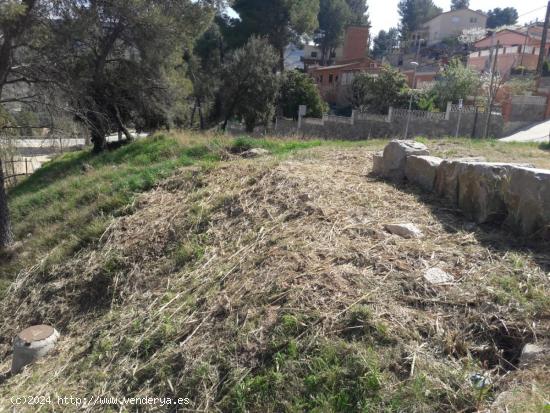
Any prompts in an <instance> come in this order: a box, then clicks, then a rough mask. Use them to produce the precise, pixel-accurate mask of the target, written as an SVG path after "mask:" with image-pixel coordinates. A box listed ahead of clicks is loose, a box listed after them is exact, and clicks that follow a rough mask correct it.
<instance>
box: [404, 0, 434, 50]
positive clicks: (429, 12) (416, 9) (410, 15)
mask: <svg viewBox="0 0 550 413" xmlns="http://www.w3.org/2000/svg"><path fill="white" fill-rule="evenodd" d="M397 8H398V12H399V16H400V18H401V27H400V29H401V39H402V40H407V39H408V38H409V36H410V34H411V33H413V32H415V31H416V30H418V29H419V28H420V27H421V26H422V24H423V23H425V22H427V21H428V20H430V19H432V18H433V17H435V16H437V15H438V14H440V13H441V12H442V11H443V10H442V9H441V8H439V7H437V6H436V5H435V4H434V2H433V1H432V0H400V1H399V3H398V5H397Z"/></svg>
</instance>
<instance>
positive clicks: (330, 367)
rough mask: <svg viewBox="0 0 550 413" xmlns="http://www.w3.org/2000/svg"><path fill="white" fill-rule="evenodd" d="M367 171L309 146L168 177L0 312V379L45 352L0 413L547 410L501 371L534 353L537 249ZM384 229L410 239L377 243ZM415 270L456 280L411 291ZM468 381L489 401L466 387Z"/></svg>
mask: <svg viewBox="0 0 550 413" xmlns="http://www.w3.org/2000/svg"><path fill="white" fill-rule="evenodd" d="M313 146H314V145H313ZM203 155H204V154H203ZM371 157H372V153H371V152H370V151H369V150H368V149H366V148H348V149H346V148H341V149H335V148H333V147H320V148H315V149H308V150H307V151H300V152H296V153H293V154H291V155H290V156H285V157H272V156H269V157H265V158H261V159H255V160H242V159H240V158H239V157H238V156H234V155H227V156H226V157H224V156H221V155H220V156H219V157H218V158H217V159H216V163H213V162H210V163H208V164H201V165H195V166H187V167H183V168H181V165H179V166H177V167H180V169H177V172H175V173H174V174H173V175H172V176H170V177H167V178H165V179H163V180H162V182H161V183H160V184H159V185H153V186H152V188H151V189H150V190H149V191H148V192H145V193H143V194H142V195H139V196H138V197H137V198H136V199H135V201H133V202H132V207H131V209H130V210H126V211H125V213H124V214H118V216H115V217H114V218H113V219H112V220H110V221H109V222H108V225H106V227H105V229H104V230H103V231H102V235H101V236H100V237H98V238H99V241H94V242H92V243H90V244H86V245H84V246H83V247H82V248H79V249H78V250H75V253H74V255H68V256H67V258H66V259H63V260H56V261H51V262H46V261H41V262H39V263H38V264H37V265H34V266H32V267H30V268H28V269H26V270H25V271H22V272H21V273H20V274H19V276H18V277H17V280H16V282H15V284H14V285H13V286H12V289H11V290H10V291H8V293H7V295H6V297H5V298H4V300H3V302H2V304H1V307H0V312H1V316H2V326H1V328H2V332H3V333H2V343H1V351H2V360H3V363H2V371H4V370H7V369H8V368H9V340H10V338H11V337H12V336H13V335H14V334H15V333H16V332H17V331H18V330H20V329H21V328H22V327H25V326H27V325H29V324H33V323H38V322H45V323H49V324H52V325H54V326H55V327H56V328H58V330H59V331H60V332H61V334H62V340H61V341H60V344H59V347H58V350H57V351H56V353H55V354H52V355H51V356H49V357H47V358H46V359H44V360H43V361H41V362H40V363H38V364H37V365H34V366H32V367H31V368H29V369H27V370H26V371H25V372H24V373H23V374H21V375H19V376H16V377H13V378H10V379H8V380H7V381H6V382H4V383H3V385H2V387H1V389H0V394H1V396H2V402H3V403H4V407H9V406H10V404H9V398H10V396H12V395H17V394H22V393H24V394H28V393H31V394H35V395H46V394H48V395H51V396H52V397H57V396H71V395H72V396H75V397H90V396H92V395H95V396H104V397H107V396H112V397H123V396H126V397H147V396H151V397H175V398H177V397H183V398H185V397H186V398H188V399H189V404H188V405H186V406H184V407H185V408H186V409H189V410H193V411H227V412H229V411H252V412H279V411H320V412H321V411H323V412H324V411H339V412H354V411H364V412H378V411H395V412H400V411H407V412H451V411H452V412H455V411H476V410H477V409H483V408H486V407H488V406H490V405H491V404H492V403H493V400H494V399H495V398H496V396H497V395H498V394H500V393H502V392H504V391H509V392H515V393H513V394H514V395H515V396H514V397H513V399H514V400H513V402H511V407H510V409H511V410H510V411H514V410H512V409H514V408H515V409H517V411H522V412H523V411H544V410H543V409H544V403H545V399H544V396H545V395H547V394H548V392H549V391H550V381H549V380H548V377H549V376H548V364H546V365H545V364H544V363H539V364H536V365H531V366H527V367H521V368H518V367H519V365H518V362H519V355H520V352H521V349H522V347H523V345H524V344H525V343H528V342H533V341H534V340H535V338H536V339H537V340H539V341H544V340H548V339H550V333H549V325H550V299H549V298H548V297H549V296H548V287H549V282H548V276H547V272H548V271H549V265H550V255H549V253H548V250H547V249H545V247H547V246H544V245H536V244H535V245H532V246H531V248H530V249H526V248H524V247H523V246H522V245H523V244H522V243H521V242H520V241H517V240H514V239H512V238H511V237H509V236H508V235H506V234H504V233H502V232H500V231H498V230H495V229H493V228H490V227H483V228H471V227H470V226H469V225H468V223H466V222H464V221H463V219H462V218H461V217H460V216H459V215H457V213H456V211H454V210H452V209H449V208H448V207H447V206H445V205H442V204H440V203H438V201H437V200H435V199H433V198H431V197H430V196H427V195H423V194H420V193H419V192H416V191H415V190H414V189H412V188H409V187H406V186H403V187H399V188H396V187H394V186H391V185H388V184H387V183H385V182H381V181H378V180H376V179H375V178H373V177H371V176H369V172H370V169H371ZM172 170H173V171H176V168H174V169H172ZM167 175H168V174H167ZM147 189H148V188H147ZM394 222H414V223H415V224H416V225H418V226H419V227H420V228H421V229H422V230H423V231H424V233H425V234H426V238H425V239H422V240H405V239H402V238H399V237H396V236H389V235H388V234H386V233H384V231H383V224H385V223H394ZM430 267H440V268H442V269H444V270H445V271H447V272H448V273H450V274H452V275H453V276H454V278H455V282H454V283H451V284H449V285H444V286H432V285H430V284H428V283H426V282H425V281H424V279H423V277H422V273H423V270H425V269H427V268H430ZM475 373H479V374H482V375H484V376H485V377H487V378H490V381H491V383H492V384H491V385H488V386H486V387H484V388H476V387H475V386H473V385H472V383H471V380H470V378H471V376H472V375H473V374H475ZM81 408H82V406H81V407H80V409H81ZM119 408H120V407H117V406H114V405H113V406H110V407H109V408H108V407H106V406H102V407H101V408H98V407H97V406H95V407H94V406H86V407H85V410H88V411H96V410H98V409H99V410H100V411H118V410H119ZM42 409H43V410H44V411H54V410H56V411H58V410H59V406H57V405H45V406H43V407H42ZM78 409H79V408H78V407H77V406H74V405H73V406H65V407H64V411H76V410H78ZM109 409H110V410H109ZM125 409H128V410H131V409H130V408H129V407H126V408H125ZM142 409H143V410H155V409H156V410H161V411H163V410H167V411H175V408H174V407H173V406H163V407H160V406H156V407H155V408H153V407H151V406H147V407H142ZM28 411H34V409H31V408H30V407H29V410H28Z"/></svg>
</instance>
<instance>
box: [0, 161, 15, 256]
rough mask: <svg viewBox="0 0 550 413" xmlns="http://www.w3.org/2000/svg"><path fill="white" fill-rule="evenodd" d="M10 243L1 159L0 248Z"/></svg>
mask: <svg viewBox="0 0 550 413" xmlns="http://www.w3.org/2000/svg"><path fill="white" fill-rule="evenodd" d="M12 242H13V234H12V232H11V223H10V211H9V208H8V195H7V193H6V187H5V181H4V169H3V167H2V159H0V248H4V247H7V246H9V245H10V244H11V243H12Z"/></svg>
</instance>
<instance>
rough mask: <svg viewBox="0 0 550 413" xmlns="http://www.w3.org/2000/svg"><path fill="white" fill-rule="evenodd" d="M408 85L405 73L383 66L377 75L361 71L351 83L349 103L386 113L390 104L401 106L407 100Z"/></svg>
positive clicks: (375, 111) (364, 109) (362, 108)
mask: <svg viewBox="0 0 550 413" xmlns="http://www.w3.org/2000/svg"><path fill="white" fill-rule="evenodd" d="M408 93H409V87H408V86H407V79H406V77H405V75H403V74H402V73H400V72H399V71H398V70H396V69H394V68H392V67H390V66H384V67H382V70H381V72H380V74H379V75H377V76H374V75H370V74H368V73H365V72H362V73H359V74H357V75H356V76H355V77H354V78H353V82H352V84H351V105H352V107H353V108H354V109H360V110H361V111H369V112H371V113H381V114H386V113H388V110H389V108H390V106H393V107H402V106H403V105H404V104H405V103H406V102H407V97H408Z"/></svg>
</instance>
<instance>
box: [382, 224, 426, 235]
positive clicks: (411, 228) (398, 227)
mask: <svg viewBox="0 0 550 413" xmlns="http://www.w3.org/2000/svg"><path fill="white" fill-rule="evenodd" d="M384 228H385V229H386V231H388V232H391V233H392V234H395V235H399V236H400V237H403V238H422V237H423V236H424V234H423V233H422V231H420V230H419V229H418V228H417V227H416V225H414V224H386V225H385V226H384Z"/></svg>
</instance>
